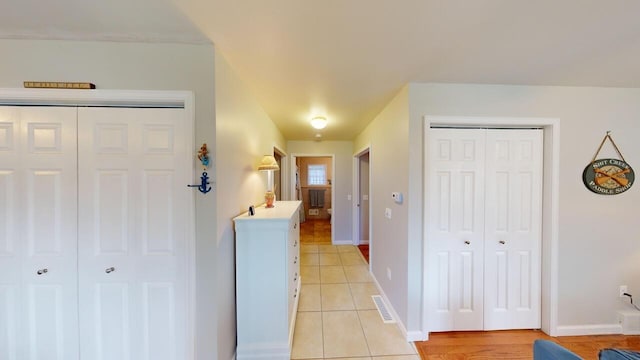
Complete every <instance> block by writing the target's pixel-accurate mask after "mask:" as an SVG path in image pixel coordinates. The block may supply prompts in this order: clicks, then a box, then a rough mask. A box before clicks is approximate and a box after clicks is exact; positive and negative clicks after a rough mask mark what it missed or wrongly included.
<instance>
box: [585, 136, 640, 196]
mask: <svg viewBox="0 0 640 360" xmlns="http://www.w3.org/2000/svg"><path fill="white" fill-rule="evenodd" d="M607 139H608V140H609V141H611V144H612V145H613V147H614V148H615V149H616V152H617V153H618V156H620V159H596V158H597V157H598V153H600V150H601V149H602V145H604V142H605V141H606V140H607ZM634 180H635V174H634V172H633V169H632V168H631V166H630V165H629V164H627V162H626V161H625V160H624V157H623V156H622V153H620V150H619V149H618V147H617V146H616V143H615V142H613V138H611V135H609V131H607V135H605V137H604V139H602V142H601V143H600V146H599V147H598V151H596V154H595V155H594V156H593V159H592V160H591V163H589V164H588V165H587V167H585V169H584V171H583V172H582V181H583V182H584V185H585V186H586V187H587V189H589V190H591V191H592V192H594V193H596V194H600V195H618V194H622V193H623V192H625V191H627V190H629V189H630V188H631V186H632V185H633V181H634Z"/></svg>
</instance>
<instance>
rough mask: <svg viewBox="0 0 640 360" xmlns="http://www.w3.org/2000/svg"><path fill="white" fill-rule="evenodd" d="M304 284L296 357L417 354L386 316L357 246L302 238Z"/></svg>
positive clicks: (406, 357) (408, 357)
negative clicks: (380, 311)
mask: <svg viewBox="0 0 640 360" xmlns="http://www.w3.org/2000/svg"><path fill="white" fill-rule="evenodd" d="M300 258H301V259H300V267H301V269H300V273H301V276H302V290H301V295H300V302H299V304H298V315H297V319H296V328H295V332H294V336H293V351H292V356H291V357H292V359H334V360H339V359H351V360H374V359H381V360H382V359H383V360H419V359H420V357H419V356H418V355H417V352H416V350H415V348H414V347H413V344H411V343H407V341H406V340H405V339H404V338H403V336H402V333H401V332H400V330H399V329H398V327H397V325H396V324H385V323H383V322H382V319H381V318H380V315H379V314H378V311H377V310H376V307H375V305H374V303H373V300H372V299H371V295H377V294H378V290H377V289H376V286H375V284H374V283H373V281H372V278H371V275H370V274H369V270H368V265H367V263H366V262H365V261H364V259H363V258H362V255H360V253H359V252H358V249H357V248H356V247H355V246H351V245H344V246H342V245H341V246H333V245H317V244H302V246H301V255H300Z"/></svg>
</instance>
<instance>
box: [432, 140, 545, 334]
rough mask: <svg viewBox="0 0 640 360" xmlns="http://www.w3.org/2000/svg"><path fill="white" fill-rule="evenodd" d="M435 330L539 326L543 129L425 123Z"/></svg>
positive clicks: (433, 326) (530, 327) (533, 327)
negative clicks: (427, 127)
mask: <svg viewBox="0 0 640 360" xmlns="http://www.w3.org/2000/svg"><path fill="white" fill-rule="evenodd" d="M426 151H427V154H426V158H427V159H428V170H427V177H426V179H427V184H426V188H427V212H426V215H425V224H426V229H427V231H426V233H427V238H426V248H427V259H426V261H427V263H426V267H425V268H426V269H427V273H426V274H425V276H426V281H427V294H428V295H427V300H426V301H427V304H426V309H427V326H428V330H429V331H456V330H499V329H535V328H539V327H540V296H541V294H540V287H541V283H540V282H541V221H542V220H541V217H542V154H543V148H542V130H539V129H531V130H530V129H526V130H524V129H444V128H442V129H441V128H432V129H430V130H429V146H428V148H427V149H426Z"/></svg>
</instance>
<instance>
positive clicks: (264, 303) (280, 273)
mask: <svg viewBox="0 0 640 360" xmlns="http://www.w3.org/2000/svg"><path fill="white" fill-rule="evenodd" d="M299 208H300V201H278V202H276V203H275V207H274V208H271V209H267V208H265V207H264V206H261V207H259V208H256V211H255V215H254V216H249V214H248V213H244V214H242V215H240V216H238V217H236V218H235V219H233V221H234V223H235V231H236V303H237V305H236V306H237V309H236V310H237V323H238V347H237V353H236V358H237V359H238V360H245V359H263V360H264V359H273V360H278V359H282V360H289V359H290V358H291V343H292V340H293V330H294V326H295V322H296V311H297V309H298V298H299V293H300V223H299V220H298V209H299Z"/></svg>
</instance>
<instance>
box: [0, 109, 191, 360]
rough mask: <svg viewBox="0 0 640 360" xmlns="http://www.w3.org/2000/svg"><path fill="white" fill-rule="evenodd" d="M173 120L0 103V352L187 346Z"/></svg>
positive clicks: (121, 359) (181, 172)
mask: <svg viewBox="0 0 640 360" xmlns="http://www.w3.org/2000/svg"><path fill="white" fill-rule="evenodd" d="M184 121H185V119H184V110H183V109H140V108H75V107H4V106H0V359H2V360H5V359H6V360H77V359H83V360H84V359H87V360H89V359H90V360H100V359H103V360H107V359H109V360H116V359H117V360H126V359H131V360H138V359H153V360H179V359H185V358H186V357H187V354H188V353H189V350H188V349H187V345H186V341H187V334H189V331H188V330H189V329H187V312H188V311H189V306H188V304H187V302H186V296H187V295H186V294H187V290H188V289H187V283H188V280H187V276H188V275H187V264H186V258H187V255H186V254H187V239H188V237H189V236H190V234H188V227H187V222H188V221H189V219H188V216H189V211H188V206H189V204H188V201H189V197H190V196H192V194H193V190H191V189H189V188H187V187H186V184H187V183H188V182H189V178H190V175H191V174H192V171H191V169H192V166H193V163H192V162H191V161H187V159H189V160H190V159H193V158H192V156H191V154H187V153H186V151H187V149H186V143H185V142H186V141H187V137H188V136H189V135H190V133H188V131H187V130H185V129H187V128H188V126H185V124H184Z"/></svg>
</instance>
